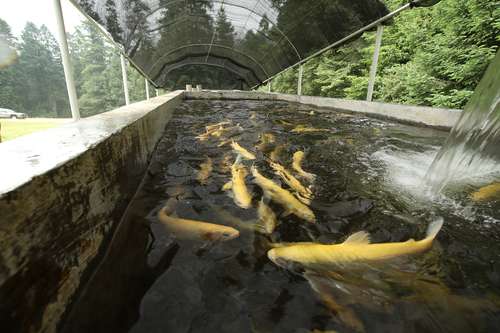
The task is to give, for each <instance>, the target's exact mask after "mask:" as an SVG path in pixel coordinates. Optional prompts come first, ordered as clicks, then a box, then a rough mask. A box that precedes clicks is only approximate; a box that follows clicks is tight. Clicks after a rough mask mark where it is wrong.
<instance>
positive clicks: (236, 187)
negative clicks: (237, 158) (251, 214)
mask: <svg viewBox="0 0 500 333" xmlns="http://www.w3.org/2000/svg"><path fill="white" fill-rule="evenodd" d="M231 174H232V178H231V181H230V182H228V183H227V184H225V185H224V186H223V187H222V190H224V191H227V190H230V189H232V190H233V199H234V203H235V204H236V205H238V206H239V207H241V208H243V209H248V208H250V206H251V205H252V196H251V195H250V193H249V192H248V189H247V186H246V184H245V177H246V176H247V175H248V172H247V169H246V168H245V166H244V165H241V164H239V163H238V162H235V163H234V164H233V165H232V166H231Z"/></svg>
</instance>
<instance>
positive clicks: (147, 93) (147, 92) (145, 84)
mask: <svg viewBox="0 0 500 333" xmlns="http://www.w3.org/2000/svg"><path fill="white" fill-rule="evenodd" d="M144 86H145V87H146V99H149V82H148V80H147V79H144Z"/></svg>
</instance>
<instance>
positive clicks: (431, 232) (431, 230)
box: [425, 217, 444, 239]
mask: <svg viewBox="0 0 500 333" xmlns="http://www.w3.org/2000/svg"><path fill="white" fill-rule="evenodd" d="M443 223H444V219H443V218H442V217H439V218H437V219H436V220H435V221H434V222H432V223H431V224H429V226H428V227H427V235H426V236H425V239H434V238H436V235H437V234H438V232H439V230H441V227H442V226H443Z"/></svg>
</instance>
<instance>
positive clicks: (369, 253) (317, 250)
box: [267, 218, 443, 268]
mask: <svg viewBox="0 0 500 333" xmlns="http://www.w3.org/2000/svg"><path fill="white" fill-rule="evenodd" d="M442 226H443V219H442V218H439V219H437V220H436V221H434V222H432V223H431V224H430V225H429V227H428V228H427V235H426V237H425V238H424V239H422V240H420V241H415V240H413V239H410V240H408V241H406V242H399V243H380V244H370V237H369V234H368V233H366V232H364V231H360V232H357V233H355V234H352V235H351V236H349V238H347V239H346V240H345V242H343V243H341V244H334V245H324V244H315V243H310V242H309V243H295V244H294V245H290V246H284V247H280V248H275V249H271V250H269V252H268V253H267V256H268V257H269V259H271V261H273V262H274V263H275V264H277V265H279V266H283V267H287V266H288V265H293V264H299V265H302V266H305V267H310V268H324V267H325V266H331V265H338V266H344V265H345V266H347V265H349V264H354V263H371V262H381V261H384V260H389V259H393V258H397V257H401V256H405V255H411V254H417V253H421V252H424V251H426V250H428V249H430V248H431V246H432V242H433V240H434V238H435V237H436V235H437V234H438V232H439V230H441V227H442Z"/></svg>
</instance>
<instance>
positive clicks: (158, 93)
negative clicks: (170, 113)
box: [155, 89, 160, 97]
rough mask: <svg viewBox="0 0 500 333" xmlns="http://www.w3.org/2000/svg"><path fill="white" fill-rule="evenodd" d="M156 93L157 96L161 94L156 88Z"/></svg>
mask: <svg viewBox="0 0 500 333" xmlns="http://www.w3.org/2000/svg"><path fill="white" fill-rule="evenodd" d="M155 93H156V97H158V96H160V92H159V91H158V89H155Z"/></svg>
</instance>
